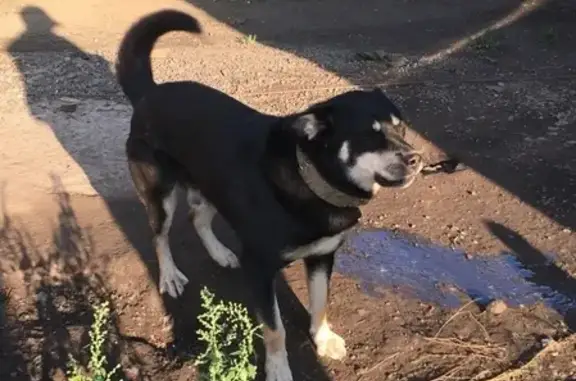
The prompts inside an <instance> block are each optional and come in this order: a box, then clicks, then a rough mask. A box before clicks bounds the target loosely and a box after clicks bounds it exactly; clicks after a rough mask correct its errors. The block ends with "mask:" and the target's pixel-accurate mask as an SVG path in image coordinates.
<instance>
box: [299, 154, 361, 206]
mask: <svg viewBox="0 0 576 381" xmlns="http://www.w3.org/2000/svg"><path fill="white" fill-rule="evenodd" d="M296 160H297V161H298V172H299V173H300V176H302V179H303V180H304V182H305V183H306V185H308V188H310V190H311V191H312V192H314V194H316V196H318V197H319V198H321V199H322V200H324V201H326V202H327V203H329V204H331V205H334V206H337V207H339V208H345V207H359V206H360V205H364V204H366V203H367V202H368V201H369V199H365V198H360V197H355V196H350V195H349V194H346V193H344V192H341V191H339V190H338V189H335V188H334V187H333V186H332V185H330V184H328V182H327V181H326V180H324V178H323V177H322V175H320V173H318V170H317V169H316V167H314V164H312V162H311V161H310V159H308V157H307V156H306V154H305V153H304V152H302V150H301V149H300V147H299V146H298V145H297V146H296Z"/></svg>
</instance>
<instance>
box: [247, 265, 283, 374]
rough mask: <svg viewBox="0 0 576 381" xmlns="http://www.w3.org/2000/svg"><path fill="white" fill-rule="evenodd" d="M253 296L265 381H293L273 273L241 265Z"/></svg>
mask: <svg viewBox="0 0 576 381" xmlns="http://www.w3.org/2000/svg"><path fill="white" fill-rule="evenodd" d="M242 266H243V267H244V271H245V274H246V276H247V280H248V282H249V284H250V286H251V288H252V292H253V295H254V297H255V304H256V315H257V316H258V320H259V322H260V324H262V326H263V328H262V331H263V336H264V347H265V349H266V381H292V372H291V370H290V365H289V363H288V352H287V351H286V331H285V329H284V325H283V324H282V319H281V317H280V308H279V307H278V300H277V298H276V291H275V287H274V278H275V275H276V274H275V272H272V271H270V270H268V271H267V270H266V269H263V268H261V267H256V266H250V265H245V264H242Z"/></svg>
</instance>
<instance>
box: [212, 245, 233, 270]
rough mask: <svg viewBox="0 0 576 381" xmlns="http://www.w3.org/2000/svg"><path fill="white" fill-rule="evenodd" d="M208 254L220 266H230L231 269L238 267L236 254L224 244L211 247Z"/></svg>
mask: <svg viewBox="0 0 576 381" xmlns="http://www.w3.org/2000/svg"><path fill="white" fill-rule="evenodd" d="M210 256H211V257H212V259H214V260H215V261H216V262H217V263H218V264H219V265H220V266H222V267H230V268H233V269H236V268H238V267H240V262H239V261H238V257H237V256H236V254H234V253H233V252H232V250H230V249H228V248H227V247H226V246H224V245H219V246H216V247H214V248H212V250H211V251H210Z"/></svg>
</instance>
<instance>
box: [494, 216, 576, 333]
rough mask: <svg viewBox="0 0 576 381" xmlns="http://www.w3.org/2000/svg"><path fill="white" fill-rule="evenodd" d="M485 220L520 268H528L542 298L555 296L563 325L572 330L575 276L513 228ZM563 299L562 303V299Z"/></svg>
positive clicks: (575, 326)
mask: <svg viewBox="0 0 576 381" xmlns="http://www.w3.org/2000/svg"><path fill="white" fill-rule="evenodd" d="M485 224H486V226H487V228H488V230H489V231H490V232H491V233H492V234H493V235H494V236H495V237H496V238H498V239H499V240H500V241H502V243H503V244H505V245H506V246H507V247H508V248H509V249H510V250H511V252H512V253H513V254H514V255H515V256H516V258H517V259H518V261H519V262H520V263H521V264H522V265H523V266H524V268H526V269H527V270H529V272H528V273H527V274H526V275H525V278H526V280H528V281H529V282H532V283H534V284H536V285H539V286H542V290H543V291H542V292H543V297H544V298H545V299H550V300H554V299H556V300H558V302H557V303H555V304H556V306H557V311H558V312H559V313H560V314H562V316H564V321H565V323H566V325H567V327H568V328H569V329H570V330H571V331H572V332H575V331H576V305H575V301H576V279H574V278H573V277H572V276H571V275H570V274H569V273H568V272H566V271H565V270H563V269H562V268H560V267H558V266H557V265H556V264H555V263H554V261H553V259H551V258H550V256H547V255H545V254H544V253H542V252H541V251H540V250H538V249H537V248H535V247H534V246H532V245H531V244H530V242H528V241H527V240H526V239H525V238H524V237H522V236H521V235H520V234H518V233H517V232H515V231H514V230H512V229H510V228H508V227H506V226H504V225H502V224H499V223H497V222H494V221H486V222H485ZM559 298H560V300H559ZM563 300H565V301H566V303H562V301H563Z"/></svg>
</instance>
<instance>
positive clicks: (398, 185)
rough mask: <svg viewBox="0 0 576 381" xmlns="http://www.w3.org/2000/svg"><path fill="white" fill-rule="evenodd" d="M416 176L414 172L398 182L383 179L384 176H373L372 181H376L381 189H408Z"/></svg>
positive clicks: (416, 173)
mask: <svg viewBox="0 0 576 381" xmlns="http://www.w3.org/2000/svg"><path fill="white" fill-rule="evenodd" d="M417 175H418V172H414V173H411V174H410V175H408V176H406V177H404V178H403V179H400V180H388V179H386V178H384V176H382V175H379V174H376V175H375V176H374V180H375V181H376V183H377V184H378V185H380V186H383V187H387V188H402V189H403V188H408V187H409V186H410V185H412V183H413V182H414V180H416V177H417Z"/></svg>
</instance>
